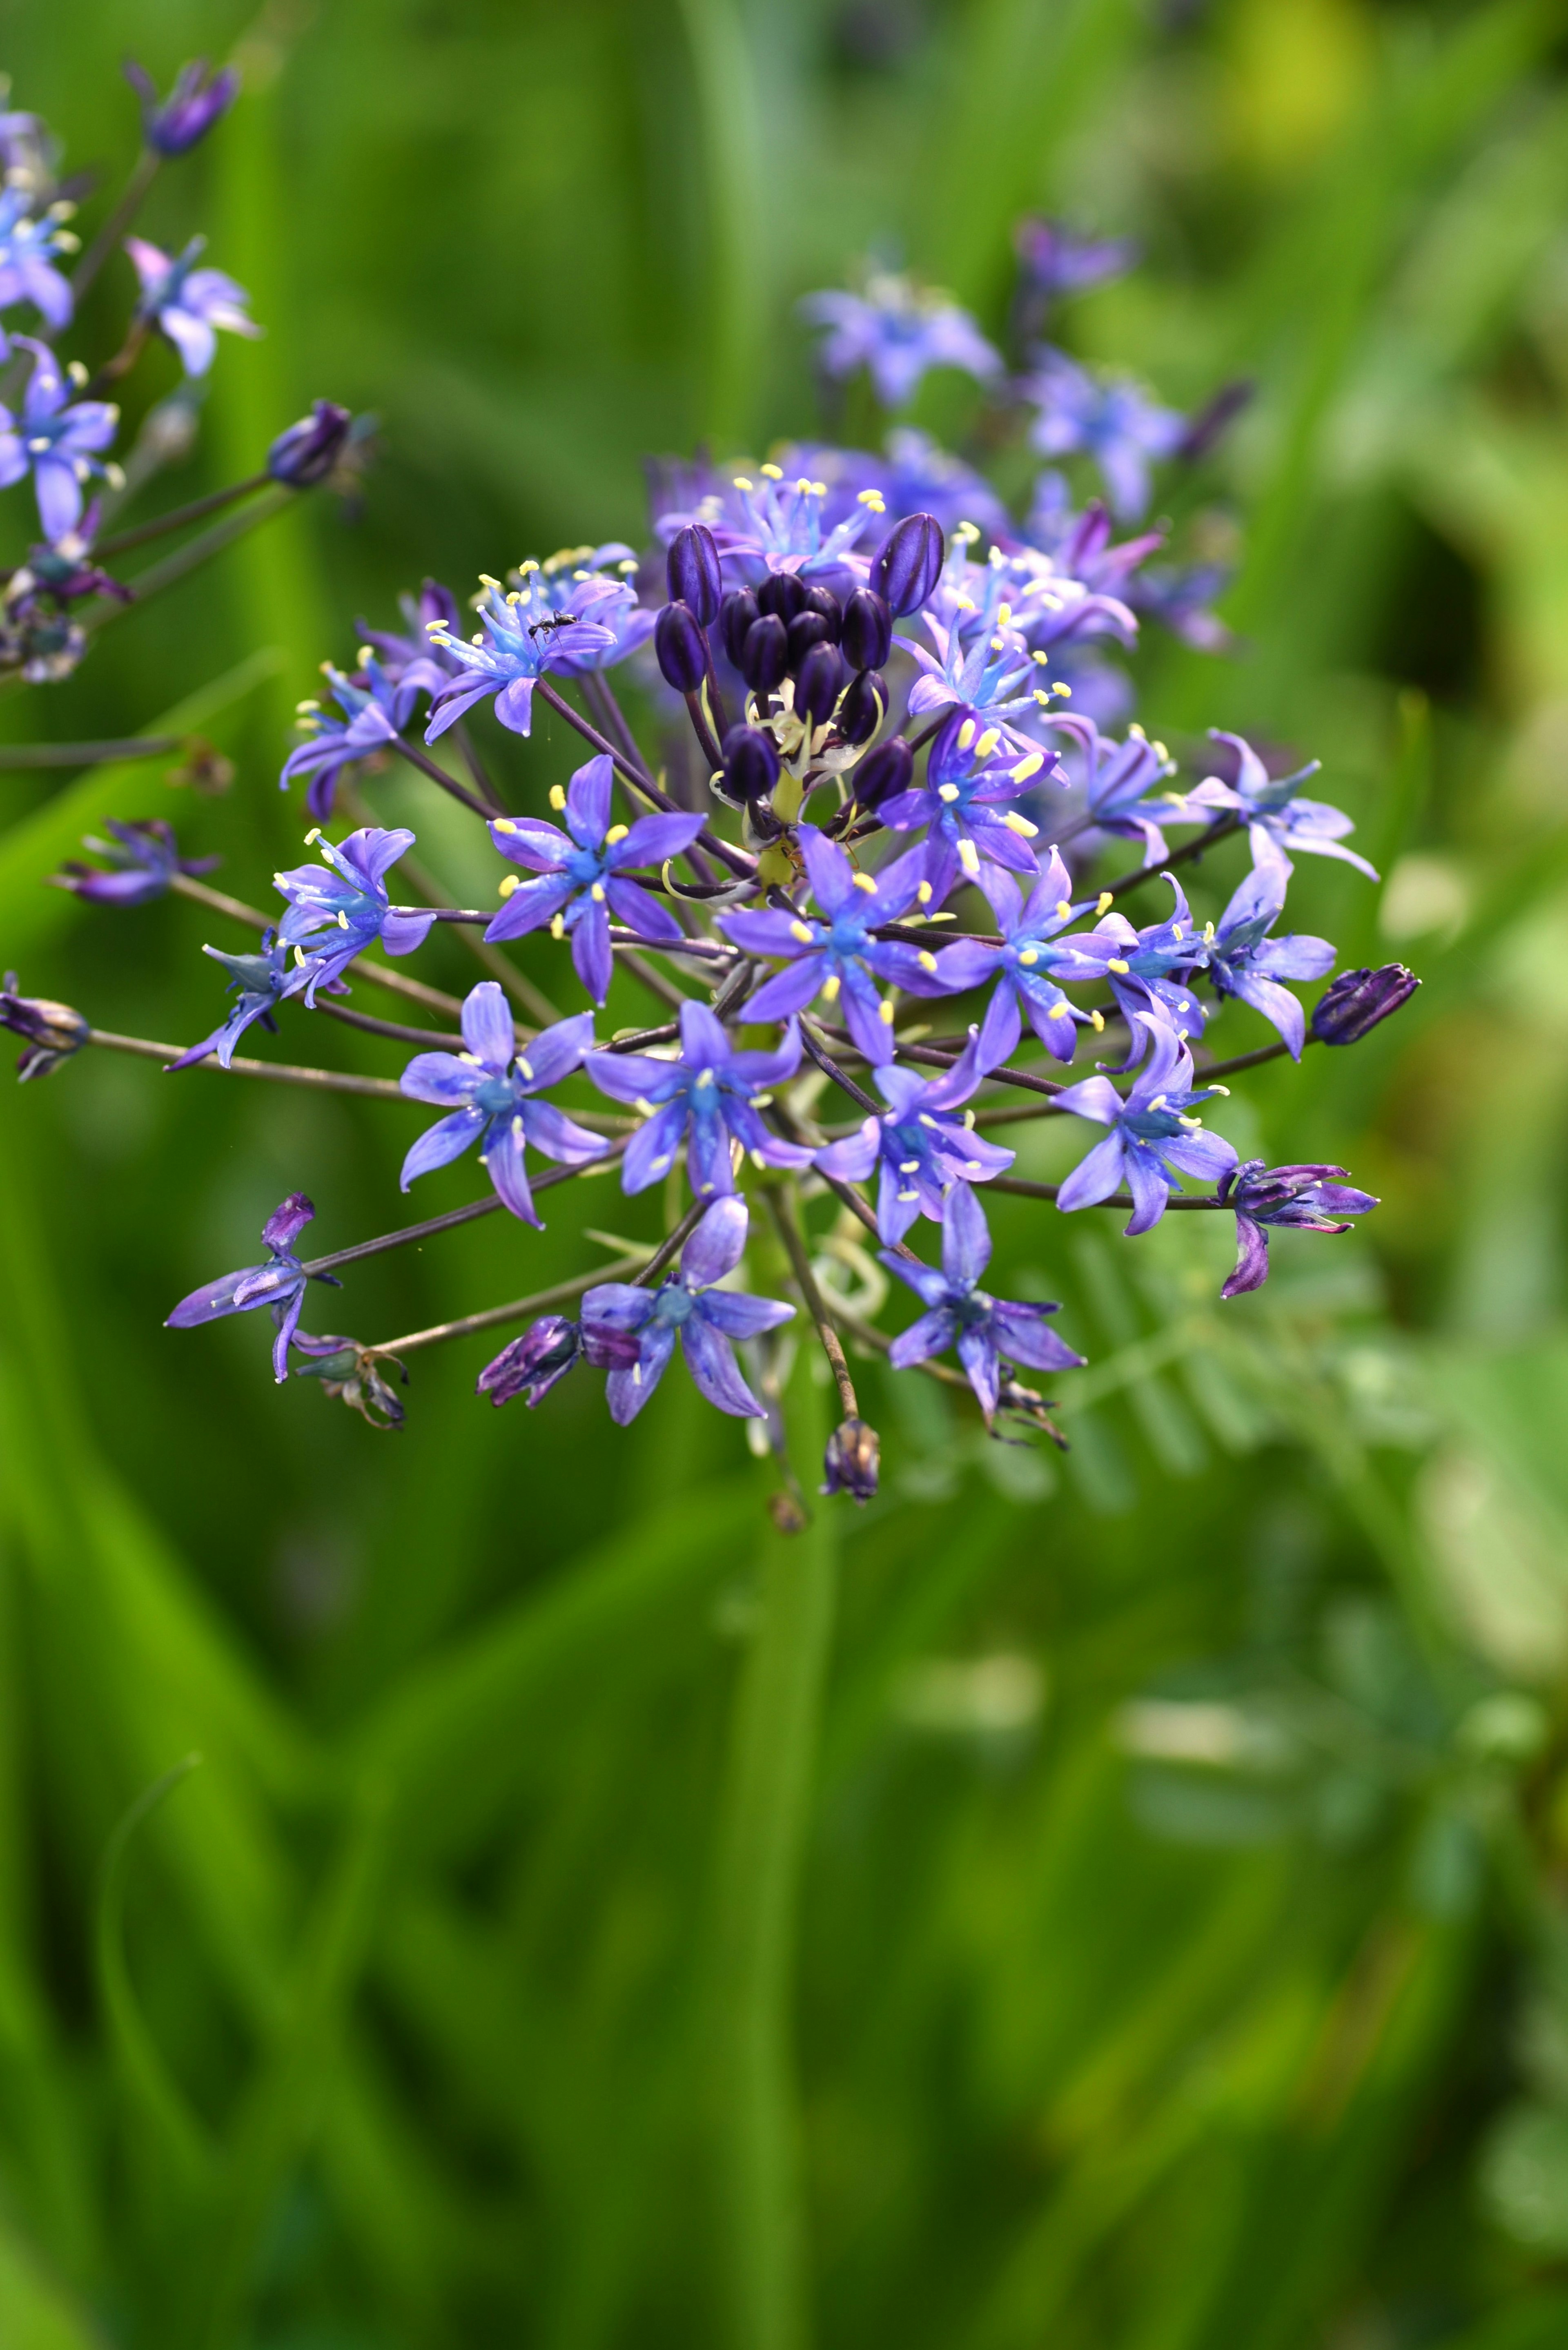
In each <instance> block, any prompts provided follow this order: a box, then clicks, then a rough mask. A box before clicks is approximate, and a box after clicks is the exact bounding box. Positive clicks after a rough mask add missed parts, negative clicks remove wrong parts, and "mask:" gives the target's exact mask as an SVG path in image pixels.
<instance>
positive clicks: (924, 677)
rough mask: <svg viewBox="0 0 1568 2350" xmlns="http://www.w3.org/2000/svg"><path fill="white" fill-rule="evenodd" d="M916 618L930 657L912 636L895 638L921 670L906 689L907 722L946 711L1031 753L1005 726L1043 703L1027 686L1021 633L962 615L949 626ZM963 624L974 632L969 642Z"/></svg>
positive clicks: (927, 616) (1027, 658)
mask: <svg viewBox="0 0 1568 2350" xmlns="http://www.w3.org/2000/svg"><path fill="white" fill-rule="evenodd" d="M920 617H921V619H923V620H924V622H925V624H926V627H927V629H929V631H930V636H931V641H932V643H933V644H934V645H935V646H936V649H937V650H936V652H935V653H934V654H932V653H929V652H928V651H927V650H926V648H925V647H924V645H918V644H917V643H916V642H915V640H914V639H913V638H912V637H895V638H894V639H893V642H894V643H895V644H896V645H901V646H902V647H903V649H904V650H905V651H906V652H907V653H909V654H910V655H912V657H913V659H914V661H915V664H916V666H917V668H918V669H919V671H920V675H919V677H918V678H917V679H916V680H915V682H914V684H913V685H912V686H911V688H910V689H909V715H910V717H911V718H918V717H920V716H922V715H923V713H924V712H926V711H928V710H943V709H947V708H953V709H956V710H958V711H960V712H962V713H964V714H965V715H966V716H968V717H970V718H972V719H973V720H974V721H975V722H976V723H977V724H978V725H981V726H989V725H993V724H994V725H996V726H998V727H1000V728H1001V730H1002V732H1003V733H1006V734H1007V736H1008V739H1009V741H1011V742H1013V743H1016V744H1017V746H1018V748H1019V749H1020V750H1021V751H1028V750H1030V749H1032V748H1033V745H1032V744H1030V743H1026V742H1024V741H1023V738H1022V737H1021V736H1020V735H1019V734H1018V733H1016V731H1015V730H1014V729H1013V728H1012V726H1011V725H1010V724H1009V723H1008V722H1009V721H1010V720H1011V719H1012V716H1013V713H1014V712H1018V711H1023V710H1033V709H1034V708H1035V707H1036V706H1037V705H1038V702H1039V701H1040V700H1041V699H1043V698H1044V697H1043V695H1042V694H1041V691H1040V689H1038V688H1037V687H1035V686H1034V685H1033V683H1032V679H1033V656H1032V654H1031V652H1030V649H1029V646H1028V644H1027V642H1026V641H1025V639H1024V638H1023V635H1022V634H1021V633H1020V631H1019V630H1018V629H1015V628H1012V626H1011V625H1009V624H1002V625H996V624H995V623H994V622H993V621H991V620H989V619H986V617H985V616H984V615H983V614H981V615H979V616H978V618H977V617H976V615H974V614H973V613H972V612H965V611H962V610H961V611H960V612H958V613H955V614H954V617H953V618H952V619H951V620H950V621H945V620H941V619H938V617H937V615H936V613H935V612H934V611H927V612H923V613H922V614H921V615H920ZM966 619H967V620H968V622H969V625H970V628H971V631H972V633H971V636H970V638H969V639H967V640H966V638H965V635H964V630H963V625H962V624H963V622H964V621H965V620H966Z"/></svg>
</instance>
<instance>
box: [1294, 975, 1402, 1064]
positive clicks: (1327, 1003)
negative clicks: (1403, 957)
mask: <svg viewBox="0 0 1568 2350" xmlns="http://www.w3.org/2000/svg"><path fill="white" fill-rule="evenodd" d="M1420 984H1421V983H1420V981H1419V980H1418V979H1417V976H1416V974H1415V972H1413V971H1407V969H1406V967H1405V965H1404V964H1403V963H1402V962H1386V963H1384V964H1382V965H1381V967H1380V968H1379V969H1378V970H1376V971H1342V972H1340V974H1339V977H1338V978H1337V979H1336V980H1335V981H1334V983H1333V985H1332V986H1329V987H1325V988H1324V992H1323V993H1322V994H1321V995H1320V996H1319V997H1318V1000H1317V1003H1315V1005H1314V1008H1313V1015H1312V1033H1313V1035H1314V1036H1315V1037H1316V1038H1317V1041H1318V1043H1319V1044H1320V1045H1359V1043H1360V1042H1361V1039H1362V1038H1363V1036H1366V1035H1368V1034H1369V1033H1370V1032H1371V1031H1372V1030H1373V1029H1374V1028H1376V1026H1377V1024H1378V1023H1379V1022H1380V1021H1383V1020H1386V1019H1387V1017H1388V1015H1389V1014H1390V1013H1391V1012H1397V1011H1398V1009H1399V1007H1400V1005H1401V1004H1402V1003H1408V1002H1409V1001H1410V998H1411V997H1412V996H1413V995H1414V994H1415V993H1416V990H1417V988H1418V987H1419V986H1420Z"/></svg>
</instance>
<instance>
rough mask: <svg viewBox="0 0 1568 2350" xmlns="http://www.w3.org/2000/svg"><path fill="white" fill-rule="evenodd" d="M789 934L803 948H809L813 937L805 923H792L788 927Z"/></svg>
mask: <svg viewBox="0 0 1568 2350" xmlns="http://www.w3.org/2000/svg"><path fill="white" fill-rule="evenodd" d="M789 934H790V936H791V938H792V939H796V940H798V941H799V942H800V944H801V945H802V946H803V947H808V946H810V944H811V941H812V938H813V936H814V933H813V931H812V930H811V929H810V927H809V925H808V924H807V923H805V922H792V923H791V924H790V926H789Z"/></svg>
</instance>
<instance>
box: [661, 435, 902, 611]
mask: <svg viewBox="0 0 1568 2350" xmlns="http://www.w3.org/2000/svg"><path fill="white" fill-rule="evenodd" d="M828 504H829V492H828V485H827V484H826V482H825V481H819V480H814V479H813V478H811V477H810V476H809V475H807V474H805V473H802V474H800V475H799V476H798V477H797V478H795V479H794V480H786V479H785V477H784V468H783V467H782V466H781V465H774V464H766V465H761V466H759V467H758V469H757V478H756V479H755V480H753V477H752V476H751V475H750V474H749V473H736V474H735V475H734V476H733V477H732V480H731V481H730V482H729V483H728V484H725V485H724V486H722V487H718V488H714V489H712V490H710V491H708V492H707V493H706V494H703V495H701V497H699V498H698V500H697V502H696V504H694V505H692V506H691V507H690V508H689V509H685V508H683V509H677V510H676V511H674V512H672V513H670V514H662V515H659V519H658V521H657V523H656V524H655V525H654V526H655V528H656V529H657V531H658V533H659V537H660V539H661V540H663V541H664V542H665V543H666V544H667V545H668V543H669V542H670V540H671V539H672V538H673V537H674V536H675V535H676V533H677V532H678V531H680V530H683V529H685V528H686V527H687V525H689V524H691V523H701V525H703V527H704V528H705V529H707V530H708V531H710V532H711V535H712V538H713V544H714V546H716V547H717V549H718V552H719V556H720V560H721V562H722V563H723V564H725V565H726V566H727V567H728V570H729V572H730V573H732V574H734V575H735V576H736V577H740V578H742V579H744V580H746V581H747V582H749V583H750V584H751V585H753V586H759V585H760V584H761V583H762V581H763V579H765V578H766V577H767V576H768V574H769V572H771V571H794V572H797V573H798V574H799V576H800V577H801V578H803V579H807V580H815V579H823V580H825V581H826V584H828V585H829V586H831V585H833V584H835V575H837V584H838V586H840V587H844V588H846V589H848V588H852V587H855V586H857V585H858V584H859V583H860V582H862V581H863V580H864V579H865V577H866V576H867V572H868V570H869V568H870V566H869V563H868V561H867V557H866V556H864V555H862V554H857V553H856V552H855V551H854V550H855V548H856V546H857V542H858V541H859V540H860V539H861V538H862V537H863V536H864V535H865V533H866V531H867V529H868V528H869V527H870V525H871V523H872V521H873V520H874V519H875V518H877V517H878V516H880V515H881V511H882V498H881V493H880V492H879V491H877V490H876V489H874V488H873V489H864V490H862V491H860V492H859V494H858V495H857V497H856V499H855V503H854V505H853V507H852V508H851V510H850V512H849V513H848V514H846V515H842V517H841V519H840V520H839V521H837V522H836V523H833V524H831V525H830V524H829V523H828V520H827V509H828Z"/></svg>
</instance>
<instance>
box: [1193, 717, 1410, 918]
mask: <svg viewBox="0 0 1568 2350" xmlns="http://www.w3.org/2000/svg"><path fill="white" fill-rule="evenodd" d="M1209 738H1210V742H1213V743H1224V744H1225V746H1226V749H1227V750H1228V751H1229V753H1230V754H1231V760H1232V761H1233V763H1234V765H1235V770H1236V775H1235V781H1234V783H1227V782H1226V781H1225V780H1224V778H1223V777H1222V776H1220V775H1206V776H1205V777H1204V779H1203V781H1202V782H1201V783H1200V784H1197V785H1194V786H1193V788H1192V790H1191V791H1189V792H1186V793H1177V792H1173V793H1172V794H1171V795H1170V796H1171V803H1172V806H1171V815H1170V817H1169V819H1168V821H1170V822H1176V821H1178V820H1179V819H1184V820H1186V821H1187V822H1189V823H1197V822H1199V821H1200V820H1211V819H1210V812H1211V811H1215V810H1218V811H1221V812H1223V813H1225V814H1227V815H1234V816H1237V817H1239V818H1240V820H1241V823H1243V824H1244V825H1245V826H1246V827H1247V829H1248V832H1249V835H1250V836H1251V845H1252V859H1253V862H1254V864H1258V865H1262V863H1263V862H1264V861H1265V859H1267V858H1277V859H1279V860H1280V861H1281V862H1282V864H1283V865H1284V868H1285V870H1286V871H1287V872H1289V870H1290V858H1291V852H1292V851H1294V852H1295V853H1296V854H1297V855H1301V854H1302V853H1303V852H1306V853H1308V854H1310V855H1312V856H1314V857H1337V858H1339V859H1340V861H1341V862H1342V863H1343V864H1345V865H1354V866H1355V869H1356V871H1357V872H1358V873H1365V874H1366V877H1367V879H1369V880H1372V881H1376V879H1377V874H1376V868H1374V867H1372V866H1370V865H1368V863H1367V862H1366V858H1365V857H1357V856H1356V854H1355V850H1354V849H1350V848H1343V847H1341V846H1340V843H1341V842H1342V841H1343V840H1344V838H1345V834H1346V833H1347V832H1354V831H1355V826H1354V825H1353V824H1352V822H1351V820H1350V818H1349V817H1348V816H1346V815H1345V811H1344V809H1343V808H1336V807H1330V806H1328V804H1327V802H1326V801H1324V800H1307V799H1303V798H1302V797H1301V795H1299V793H1298V792H1297V790H1296V785H1298V784H1304V783H1305V781H1306V779H1307V777H1308V776H1309V775H1316V774H1317V771H1318V769H1319V767H1320V766H1321V765H1322V764H1323V762H1322V761H1321V760H1320V759H1310V760H1309V761H1308V762H1307V764H1306V765H1305V766H1304V767H1298V768H1297V769H1296V770H1295V773H1294V774H1293V775H1270V773H1269V771H1268V769H1267V767H1266V766H1265V765H1264V764H1263V762H1262V759H1261V758H1260V757H1259V756H1258V754H1257V752H1256V751H1254V750H1253V748H1252V746H1251V743H1249V742H1247V741H1246V740H1245V739H1244V737H1243V736H1241V735H1240V734H1227V733H1223V732H1221V730H1220V728H1219V727H1217V726H1211V727H1210V730H1209Z"/></svg>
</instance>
